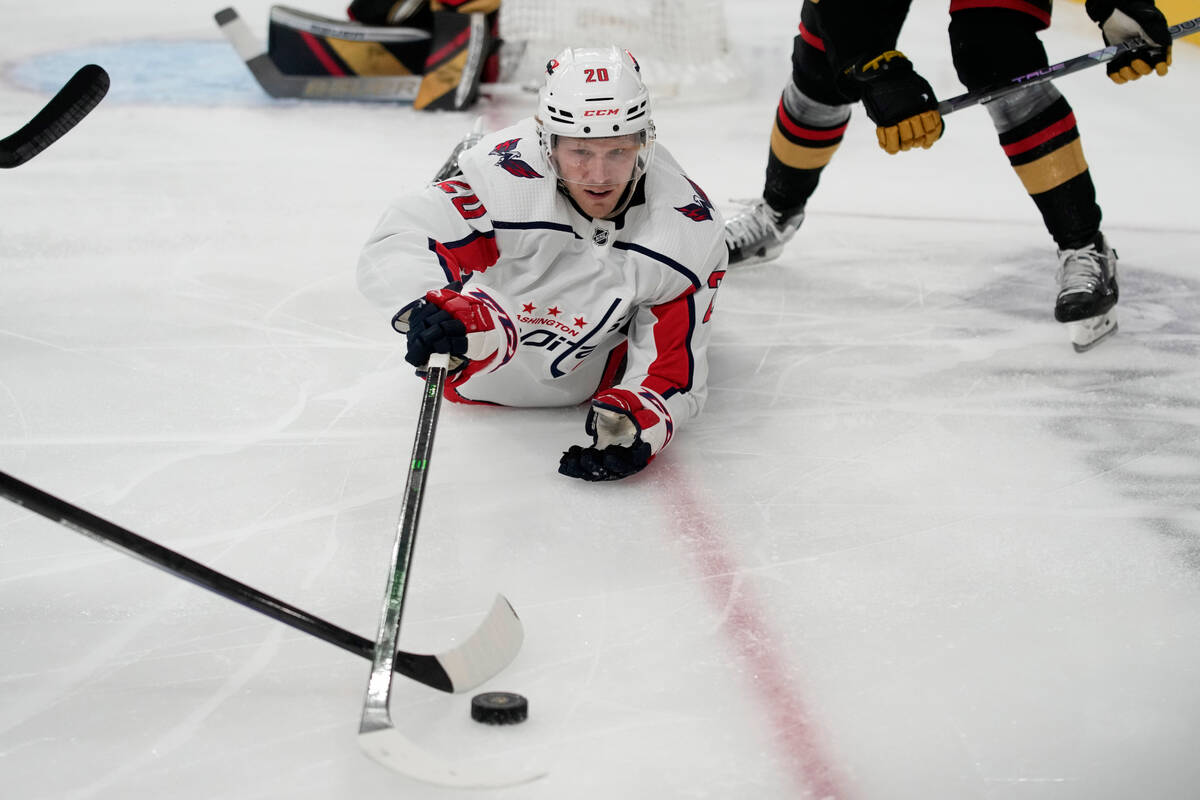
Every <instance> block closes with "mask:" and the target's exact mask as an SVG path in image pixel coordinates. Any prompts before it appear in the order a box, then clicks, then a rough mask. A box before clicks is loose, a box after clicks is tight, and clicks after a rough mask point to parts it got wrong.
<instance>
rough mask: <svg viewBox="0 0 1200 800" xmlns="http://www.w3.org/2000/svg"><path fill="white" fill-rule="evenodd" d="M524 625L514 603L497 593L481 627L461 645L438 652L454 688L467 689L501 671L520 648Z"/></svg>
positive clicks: (456, 690) (462, 690) (456, 689)
mask: <svg viewBox="0 0 1200 800" xmlns="http://www.w3.org/2000/svg"><path fill="white" fill-rule="evenodd" d="M524 641H525V628H524V626H523V625H522V624H521V619H520V618H519V617H518V616H517V612H516V611H514V610H513V607H512V604H511V603H509V602H508V599H507V598H506V597H505V596H504V595H502V594H498V595H496V599H495V601H494V602H493V603H492V609H491V611H489V612H488V615H487V618H486V619H484V621H483V622H482V623H480V625H479V627H478V628H476V629H475V631H474V632H473V633H472V634H471V635H470V636H469V637H468V638H467V640H466V641H465V642H463V643H462V644H460V645H459V646H458V647H455V648H453V649H452V650H448V651H446V652H445V653H442V654H440V655H438V661H439V662H441V665H442V669H444V670H445V671H446V674H447V675H448V676H450V682H451V683H453V684H454V691H455V692H466V691H469V690H471V689H474V688H475V687H477V686H479V685H480V684H482V683H485V682H487V681H489V680H491V679H492V678H494V677H495V676H496V675H499V674H500V672H501V671H503V670H504V668H505V667H507V666H508V665H509V664H511V663H512V661H513V659H515V658H516V657H517V653H518V652H520V650H521V644H522V643H523V642H524Z"/></svg>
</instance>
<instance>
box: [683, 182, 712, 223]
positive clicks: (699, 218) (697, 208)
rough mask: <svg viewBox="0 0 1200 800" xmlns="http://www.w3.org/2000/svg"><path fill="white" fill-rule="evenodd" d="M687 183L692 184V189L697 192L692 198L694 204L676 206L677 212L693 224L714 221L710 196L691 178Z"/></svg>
mask: <svg viewBox="0 0 1200 800" xmlns="http://www.w3.org/2000/svg"><path fill="white" fill-rule="evenodd" d="M687 182H688V183H690V184H692V189H694V190H695V192H696V194H695V196H694V197H693V198H692V201H693V202H691V203H688V204H687V205H686V206H675V210H676V211H678V212H679V213H680V214H683V215H684V216H685V217H687V218H688V219H690V220H692V221H693V222H704V221H705V220H707V219H712V218H713V216H712V211H713V204H712V203H711V202H709V199H708V195H706V194H705V193H704V190H703V189H701V188H700V187H699V186H697V185H696V182H695V181H693V180H692V179H691V178H688V179H687Z"/></svg>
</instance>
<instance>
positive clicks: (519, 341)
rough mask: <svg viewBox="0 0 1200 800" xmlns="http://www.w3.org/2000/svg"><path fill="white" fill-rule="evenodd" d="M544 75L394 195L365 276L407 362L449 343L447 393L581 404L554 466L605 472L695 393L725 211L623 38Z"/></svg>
mask: <svg viewBox="0 0 1200 800" xmlns="http://www.w3.org/2000/svg"><path fill="white" fill-rule="evenodd" d="M547 73H548V74H547V78H546V82H545V85H544V86H543V88H542V90H541V93H540V95H539V98H538V109H537V114H536V116H534V117H532V118H527V119H525V120H523V121H521V122H518V123H517V124H516V125H513V126H512V127H509V128H505V129H503V130H500V131H497V132H495V133H492V134H488V135H485V136H483V137H482V139H481V140H480V141H479V142H478V143H477V144H475V145H474V146H472V147H470V148H469V149H466V150H464V151H463V152H462V153H461V154H460V155H459V156H458V165H457V166H458V170H461V173H460V174H457V175H455V176H454V177H450V178H449V179H446V180H441V181H439V182H435V183H433V184H432V185H430V186H428V187H426V188H425V189H424V190H423V191H420V192H417V193H414V194H411V195H408V196H405V197H401V198H399V199H397V200H395V201H394V202H393V203H392V204H391V206H390V207H389V208H388V210H387V211H386V212H385V213H384V216H383V218H382V220H380V222H379V224H378V226H377V227H376V228H375V231H374V232H373V233H372V234H371V237H370V239H369V240H368V242H367V245H366V247H365V248H364V249H363V252H362V255H361V257H360V260H359V265H358V280H359V287H360V289H361V290H362V292H363V293H364V294H365V295H366V296H367V297H368V298H370V299H372V300H374V301H377V302H379V303H382V304H384V305H386V306H388V307H389V308H391V309H393V310H394V309H397V308H399V309H400V311H399V313H397V314H396V315H395V317H394V319H393V321H392V325H393V326H394V327H395V329H396V330H397V331H399V332H400V333H402V334H405V336H406V337H407V346H408V352H407V354H406V356H405V358H406V359H407V360H408V361H409V362H410V363H411V364H413V365H415V366H418V367H423V366H425V364H426V362H427V361H428V359H429V355H430V354H431V353H449V354H450V355H451V375H450V377H449V379H448V381H447V384H446V397H447V398H448V399H450V400H453V401H457V402H465V403H488V404H495V405H506V406H526V407H532V406H570V405H577V404H581V403H585V402H587V403H590V406H589V409H588V412H587V417H586V422H585V429H586V431H587V433H588V434H590V435H591V437H592V443H591V445H589V446H579V445H574V446H572V447H570V448H569V449H568V450H567V451H566V452H565V453H563V454H562V458H561V460H560V462H559V468H558V469H559V472H561V473H562V474H564V475H569V476H571V477H575V478H582V479H583V480H588V481H601V480H614V479H617V478H624V477H626V476H628V475H631V474H633V473H635V472H637V471H639V470H641V469H642V468H643V467H645V466H646V465H647V464H648V463H649V461H650V460H651V459H652V458H654V456H655V454H657V453H658V452H659V451H661V450H662V448H663V447H665V446H666V444H667V443H668V442H669V441H670V440H671V438H672V437H673V435H674V434H675V432H676V430H677V428H678V427H679V426H680V425H682V424H683V423H685V422H687V421H688V420H690V419H692V418H693V417H695V416H696V415H697V414H699V413H700V409H701V407H702V406H703V404H704V399H705V394H706V391H707V389H706V380H707V375H708V366H707V359H706V355H705V350H706V347H707V344H708V339H709V329H710V327H711V323H710V318H711V316H712V305H713V301H714V299H715V295H716V290H717V286H718V284H719V283H720V281H721V277H722V275H723V274H724V270H725V263H726V258H727V253H726V248H725V240H724V233H723V224H724V223H723V220H722V219H721V217H720V215H719V213H718V212H717V211H716V210H714V208H713V206H712V204H711V203H710V202H709V200H708V198H707V196H706V195H705V194H704V192H703V191H702V190H701V189H700V187H699V186H697V185H696V184H695V183H693V182H692V181H691V180H690V179H689V178H688V177H687V176H686V175H685V174H684V173H683V171H682V169H681V168H680V167H679V165H678V164H677V163H676V162H675V160H674V159H673V158H672V157H671V155H670V153H668V152H667V151H666V150H665V149H664V148H663V147H662V146H661V145H657V144H655V141H654V123H653V122H652V121H651V117H650V103H649V95H648V93H647V91H646V87H645V85H644V83H643V82H642V78H641V75H640V70H639V68H638V65H637V62H636V61H635V60H634V59H633V57H632V56H631V55H630V54H629V53H628V52H626V51H622V50H618V49H617V48H615V47H614V48H586V49H585V48H576V49H568V50H564V51H563V52H562V53H560V54H559V55H558V56H557V57H555V58H554V59H552V60H551V61H550V62H549V63H548V64H547ZM452 159H453V157H452ZM451 166H452V165H451ZM455 172H457V170H452V171H451V174H452V175H454V173H455ZM445 173H446V170H445V169H443V176H444V174H445ZM414 298H415V299H414Z"/></svg>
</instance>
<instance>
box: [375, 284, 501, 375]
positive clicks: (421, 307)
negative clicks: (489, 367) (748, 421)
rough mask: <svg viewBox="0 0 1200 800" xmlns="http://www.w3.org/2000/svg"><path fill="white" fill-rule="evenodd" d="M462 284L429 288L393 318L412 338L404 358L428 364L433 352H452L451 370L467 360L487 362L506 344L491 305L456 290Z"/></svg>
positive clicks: (406, 334) (395, 326)
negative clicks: (422, 295) (431, 289)
mask: <svg viewBox="0 0 1200 800" xmlns="http://www.w3.org/2000/svg"><path fill="white" fill-rule="evenodd" d="M456 288H461V284H452V285H451V286H449V287H447V288H445V289H435V290H434V291H431V292H426V293H425V296H424V297H423V298H421V299H420V300H417V301H416V302H414V303H409V304H408V305H407V306H405V307H404V308H402V309H400V312H399V313H398V314H396V316H395V317H394V318H393V319H392V327H393V328H395V329H396V330H397V331H399V332H400V333H403V334H404V335H405V336H406V337H407V340H408V352H407V353H405V355H404V360H405V361H407V362H408V363H410V364H412V365H413V366H414V367H424V366H425V365H426V364H428V363H429V356H430V355H431V354H432V353H448V354H449V355H450V371H451V372H454V371H455V370H457V369H459V368H460V367H461V366H462V365H463V363H464V362H466V361H474V362H481V363H487V362H488V361H490V360H491V359H492V357H493V356H495V355H496V353H497V352H498V351H499V350H500V348H502V347H504V345H505V335H504V332H503V331H502V330H501V329H500V326H498V325H497V324H496V319H495V317H494V316H493V314H492V312H491V310H490V309H488V307H487V305H485V304H484V303H482V302H481V301H479V300H477V299H476V298H474V297H471V296H470V295H466V294H459V293H458V292H457V291H455V289H456Z"/></svg>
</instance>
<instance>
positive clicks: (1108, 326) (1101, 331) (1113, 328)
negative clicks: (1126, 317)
mask: <svg viewBox="0 0 1200 800" xmlns="http://www.w3.org/2000/svg"><path fill="white" fill-rule="evenodd" d="M1067 331H1068V332H1069V333H1070V335H1071V344H1072V345H1074V347H1075V352H1076V353H1086V352H1087V351H1088V350H1091V349H1092V348H1093V347H1095V346H1096V345H1098V344H1100V342H1102V341H1104V340H1105V339H1107V338H1108V337H1109V336H1112V335H1113V334H1114V333H1116V332H1117V310H1116V309H1115V308H1113V309H1110V310H1109V311H1106V312H1104V313H1103V314H1100V315H1099V316H1095V317H1090V318H1088V319H1081V320H1078V321H1076V322H1068V323H1067Z"/></svg>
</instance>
